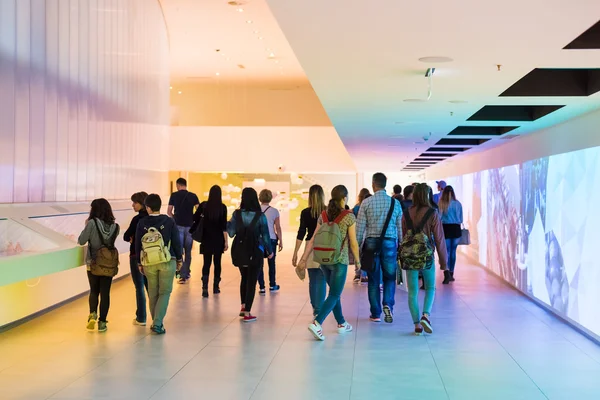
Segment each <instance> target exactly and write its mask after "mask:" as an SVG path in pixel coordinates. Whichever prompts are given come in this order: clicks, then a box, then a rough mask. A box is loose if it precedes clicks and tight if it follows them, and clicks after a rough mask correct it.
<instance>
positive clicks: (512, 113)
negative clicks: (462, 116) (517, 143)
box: [468, 105, 564, 122]
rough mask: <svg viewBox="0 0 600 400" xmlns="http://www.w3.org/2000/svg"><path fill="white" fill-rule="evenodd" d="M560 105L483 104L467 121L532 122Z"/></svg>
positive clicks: (559, 107) (557, 108)
mask: <svg viewBox="0 0 600 400" xmlns="http://www.w3.org/2000/svg"><path fill="white" fill-rule="evenodd" d="M563 107H564V105H562V106H484V107H483V108H482V109H481V110H479V111H477V112H476V113H475V114H473V115H472V116H471V117H470V118H469V119H468V121H527V122H532V121H535V120H537V119H540V118H542V117H545V116H546V115H548V114H550V113H553V112H554V111H556V110H559V109H561V108H563Z"/></svg>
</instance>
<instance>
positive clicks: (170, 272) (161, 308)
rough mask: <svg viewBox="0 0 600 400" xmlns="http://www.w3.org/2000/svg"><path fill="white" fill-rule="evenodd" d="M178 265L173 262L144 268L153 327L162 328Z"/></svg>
mask: <svg viewBox="0 0 600 400" xmlns="http://www.w3.org/2000/svg"><path fill="white" fill-rule="evenodd" d="M176 269H177V263H176V262H175V260H171V261H169V262H168V263H163V264H157V265H151V266H148V267H144V275H146V278H147V279H148V303H149V305H150V315H152V325H154V326H159V327H160V326H162V325H163V319H164V318H165V315H166V314H167V307H169V299H170V298H171V292H172V291H173V280H174V279H175V271H176Z"/></svg>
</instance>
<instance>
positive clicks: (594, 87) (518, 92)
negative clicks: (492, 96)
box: [500, 68, 600, 97]
mask: <svg viewBox="0 0 600 400" xmlns="http://www.w3.org/2000/svg"><path fill="white" fill-rule="evenodd" d="M598 91H600V68H536V69H534V70H533V71H531V72H530V73H528V74H527V75H525V76H524V77H522V78H521V79H519V80H518V81H517V82H516V83H515V84H514V85H512V86H511V87H509V88H508V89H506V90H505V91H504V93H502V94H501V95H500V96H501V97H506V96H510V97H540V96H546V97H552V96H575V97H577V96H579V97H581V96H590V95H592V94H594V93H596V92H598Z"/></svg>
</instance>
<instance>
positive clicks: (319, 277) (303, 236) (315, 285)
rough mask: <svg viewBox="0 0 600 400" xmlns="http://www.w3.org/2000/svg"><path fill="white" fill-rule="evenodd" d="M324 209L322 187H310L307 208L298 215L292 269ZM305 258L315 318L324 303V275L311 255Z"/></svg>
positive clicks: (325, 288) (296, 264) (311, 235)
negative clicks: (298, 221)
mask: <svg viewBox="0 0 600 400" xmlns="http://www.w3.org/2000/svg"><path fill="white" fill-rule="evenodd" d="M325 209H326V206H325V192H324V191H323V187H321V186H320V185H312V186H311V187H310V189H309V190H308V207H307V208H305V209H304V210H302V212H301V213H300V227H299V228H298V235H297V236H296V247H295V248H294V255H293V257H292V265H293V266H294V267H298V251H299V250H300V247H301V246H302V243H303V242H304V241H305V240H306V244H307V245H308V243H309V242H310V241H311V239H312V238H313V235H314V233H315V230H316V229H317V222H318V220H319V217H320V216H321V213H322V212H323V211H325ZM306 258H307V262H306V268H307V270H308V293H309V297H310V304H311V306H312V309H313V317H316V316H317V315H318V314H319V311H321V306H322V305H323V302H324V301H325V296H326V294H327V283H326V282H325V275H324V274H323V271H322V270H321V266H320V265H319V264H318V263H316V262H314V261H313V259H312V254H309V255H307V257H306Z"/></svg>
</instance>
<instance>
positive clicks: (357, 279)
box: [353, 274, 361, 283]
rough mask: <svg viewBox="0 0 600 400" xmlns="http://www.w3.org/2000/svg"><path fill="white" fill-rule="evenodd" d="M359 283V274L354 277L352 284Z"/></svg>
mask: <svg viewBox="0 0 600 400" xmlns="http://www.w3.org/2000/svg"><path fill="white" fill-rule="evenodd" d="M360 281H361V278H360V274H356V275H354V281H353V282H354V283H360Z"/></svg>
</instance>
